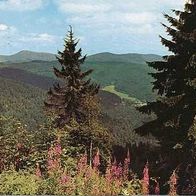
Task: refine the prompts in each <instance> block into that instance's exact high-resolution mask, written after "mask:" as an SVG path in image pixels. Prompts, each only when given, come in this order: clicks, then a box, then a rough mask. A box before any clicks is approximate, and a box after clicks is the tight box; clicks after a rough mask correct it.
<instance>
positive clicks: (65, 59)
mask: <svg viewBox="0 0 196 196" xmlns="http://www.w3.org/2000/svg"><path fill="white" fill-rule="evenodd" d="M77 43H78V42H77V41H76V40H75V39H74V37H73V32H72V29H70V31H69V34H68V36H67V38H66V39H65V49H64V51H63V52H60V51H59V52H58V56H57V59H58V61H59V63H60V64H61V70H59V69H58V68H56V67H54V73H55V75H56V77H57V78H59V79H61V80H62V81H63V82H62V85H61V84H59V83H57V84H55V85H54V86H53V89H50V90H49V92H48V99H47V101H46V102H45V106H46V107H47V108H48V109H49V110H52V111H54V112H55V113H56V115H57V116H58V117H57V118H56V120H55V121H56V125H57V126H58V127H62V126H63V125H65V124H66V123H69V122H70V121H71V119H72V118H74V119H75V120H76V121H77V122H79V123H82V122H83V123H84V122H85V121H86V120H88V119H87V114H86V111H85V106H84V100H85V99H86V97H87V96H94V95H96V94H97V93H98V90H99V86H97V85H96V84H93V83H91V81H90V79H88V80H85V78H86V76H88V75H89V74H90V73H91V72H92V70H87V71H85V72H82V71H81V65H82V64H83V63H84V61H85V58H86V56H84V57H82V54H81V51H82V50H81V49H79V50H77V49H76V46H77Z"/></svg>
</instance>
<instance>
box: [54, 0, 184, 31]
mask: <svg viewBox="0 0 196 196" xmlns="http://www.w3.org/2000/svg"><path fill="white" fill-rule="evenodd" d="M184 1H185V0H161V3H160V0H148V1H143V0H123V1H122V0H115V1H114V0H107V1H105V0H99V1H98V0H97V1H95V0H53V2H54V3H55V4H56V5H57V7H58V9H59V10H60V11H61V12H63V13H65V14H66V18H67V23H68V24H72V25H76V26H82V27H85V28H86V29H87V28H88V29H89V30H95V29H96V31H98V32H103V30H102V29H105V30H104V31H105V32H106V31H108V32H110V33H112V32H113V31H115V32H116V31H118V29H121V31H120V32H121V33H122V27H121V26H123V25H124V26H123V29H124V31H123V32H126V33H127V32H130V33H132V34H133V33H135V34H150V33H153V31H154V29H155V28H156V29H157V26H158V25H159V26H161V25H160V22H161V21H162V20H163V16H162V13H163V12H165V11H166V12H167V11H170V10H171V9H174V8H176V9H178V8H182V7H183V4H184ZM159 28H160V27H159ZM131 29H133V30H131Z"/></svg>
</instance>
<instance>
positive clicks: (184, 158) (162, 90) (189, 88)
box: [138, 0, 196, 193]
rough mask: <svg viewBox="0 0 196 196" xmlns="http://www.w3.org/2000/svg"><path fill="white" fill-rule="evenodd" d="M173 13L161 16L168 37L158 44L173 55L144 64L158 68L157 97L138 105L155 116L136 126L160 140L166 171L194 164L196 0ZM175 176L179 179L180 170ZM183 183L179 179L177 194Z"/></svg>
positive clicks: (180, 191)
mask: <svg viewBox="0 0 196 196" xmlns="http://www.w3.org/2000/svg"><path fill="white" fill-rule="evenodd" d="M173 12H174V13H175V14H176V15H177V16H178V18H177V19H176V18H173V17H171V16H169V15H165V17H166V18H167V19H168V21H169V22H170V24H171V26H166V25H164V27H165V28H166V31H167V32H168V35H170V36H171V40H167V39H165V38H163V37H161V42H162V44H163V45H164V46H166V47H167V48H168V49H169V51H171V52H172V53H173V54H172V55H168V56H165V57H164V61H155V62H151V63H148V65H149V66H150V67H152V68H154V69H156V70H157V71H158V72H156V73H151V74H150V75H151V76H152V77H153V78H154V82H153V90H154V91H156V92H158V94H159V95H160V97H159V98H157V99H156V101H154V102H150V103H148V104H147V105H145V106H143V107H141V108H139V111H141V112H144V113H148V114H150V113H154V114H156V116H157V118H156V119H155V120H153V121H151V122H149V123H147V124H145V125H144V126H142V127H140V128H139V129H138V131H139V132H140V133H141V134H143V135H145V134H148V133H152V134H153V135H154V136H156V137H157V138H158V139H159V140H160V142H161V144H162V146H161V150H160V153H161V154H162V159H164V161H165V162H166V165H167V164H169V168H167V166H165V168H164V169H166V168H167V169H166V170H165V171H167V172H171V169H175V167H177V166H179V168H181V167H182V168H184V169H185V168H186V166H187V165H188V164H193V163H195V160H194V158H193V152H192V149H193V142H194V141H193V137H189V130H190V128H191V126H192V125H193V121H194V118H195V114H196V101H195V100H196V83H195V78H196V66H195V64H196V1H195V0H192V1H189V3H186V4H185V9H184V11H175V10H174V11H173ZM192 166H193V165H192ZM179 170H180V169H179ZM183 171H184V170H183ZM167 172H166V173H167ZM179 175H180V178H182V174H181V173H180V172H179ZM167 177H168V176H167ZM187 180H188V179H186V181H187ZM185 184H186V182H182V181H180V188H179V193H182V189H183V188H186V186H187V184H186V185H185ZM189 185H190V186H191V184H189Z"/></svg>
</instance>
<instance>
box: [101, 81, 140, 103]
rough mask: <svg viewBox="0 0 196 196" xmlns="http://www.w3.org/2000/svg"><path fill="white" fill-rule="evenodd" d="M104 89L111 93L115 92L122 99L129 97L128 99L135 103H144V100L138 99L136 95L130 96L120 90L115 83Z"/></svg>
mask: <svg viewBox="0 0 196 196" xmlns="http://www.w3.org/2000/svg"><path fill="white" fill-rule="evenodd" d="M102 90H104V91H107V92H110V93H113V94H115V95H117V96H119V97H120V98H121V99H127V100H130V101H131V102H133V103H134V104H136V105H137V104H142V102H141V101H140V100H139V99H136V98H134V97H130V96H129V95H128V94H126V93H122V92H118V91H117V90H116V89H115V86H114V85H109V86H105V87H104V88H103V89H102Z"/></svg>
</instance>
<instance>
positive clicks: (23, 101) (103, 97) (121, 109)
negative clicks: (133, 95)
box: [0, 72, 151, 145]
mask: <svg viewBox="0 0 196 196" xmlns="http://www.w3.org/2000/svg"><path fill="white" fill-rule="evenodd" d="M22 73H24V72H22ZM29 74H31V73H29ZM19 76H22V75H18V77H17V81H16V80H13V79H7V78H3V77H1V76H0V89H1V94H0V112H1V114H2V115H5V116H8V117H15V118H16V119H18V120H20V121H21V123H22V124H23V125H24V124H25V125H26V126H27V127H28V129H30V130H31V131H33V130H35V129H37V127H38V126H40V125H42V124H43V123H44V122H46V116H45V114H44V110H43V106H44V104H43V103H44V100H45V98H46V90H44V89H42V88H38V87H37V86H39V84H40V83H41V82H42V81H41V78H42V77H40V80H39V81H40V83H31V82H30V83H31V84H30V83H28V81H25V83H24V81H23V82H21V81H22V79H20V77H19ZM34 77H35V78H37V76H35V75H34V74H32V75H31V79H32V80H33V79H35V78H34ZM19 80H20V81H19ZM33 85H35V86H33ZM42 87H43V86H42ZM43 88H45V87H43ZM99 99H100V104H101V110H102V118H101V120H102V122H103V123H104V124H105V126H106V127H108V128H109V130H111V131H112V132H113V133H114V135H115V138H116V141H115V142H116V144H119V145H125V141H127V142H131V143H135V142H144V140H143V138H141V137H139V136H138V135H137V134H135V133H134V132H133V131H132V130H133V129H134V128H137V127H138V126H140V125H141V124H142V123H143V122H144V121H149V120H150V118H151V117H149V116H147V115H141V113H139V112H138V111H137V110H136V109H135V107H134V105H133V104H132V103H131V102H129V100H124V99H121V98H120V97H119V96H117V95H115V94H113V93H110V92H107V91H100V93H99ZM119 130H120V131H119ZM149 139H150V140H151V138H149ZM145 141H146V140H145Z"/></svg>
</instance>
